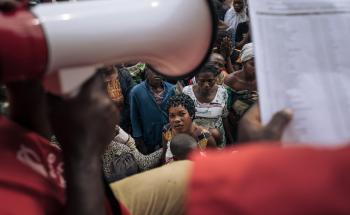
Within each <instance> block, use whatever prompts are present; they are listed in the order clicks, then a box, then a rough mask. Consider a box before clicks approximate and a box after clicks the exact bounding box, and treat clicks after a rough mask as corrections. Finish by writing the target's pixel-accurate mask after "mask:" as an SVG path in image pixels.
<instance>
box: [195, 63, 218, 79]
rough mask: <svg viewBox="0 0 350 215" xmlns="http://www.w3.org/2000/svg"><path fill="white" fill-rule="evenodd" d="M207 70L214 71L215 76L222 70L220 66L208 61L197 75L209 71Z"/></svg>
mask: <svg viewBox="0 0 350 215" xmlns="http://www.w3.org/2000/svg"><path fill="white" fill-rule="evenodd" d="M207 72H210V73H212V74H213V75H214V76H218V75H219V74H220V71H219V69H218V67H217V66H216V65H215V64H214V63H212V62H209V63H206V64H205V65H204V66H203V67H202V68H201V69H200V70H199V72H198V73H197V75H196V76H198V75H199V74H201V73H207Z"/></svg>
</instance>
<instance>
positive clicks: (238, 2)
mask: <svg viewBox="0 0 350 215" xmlns="http://www.w3.org/2000/svg"><path fill="white" fill-rule="evenodd" d="M233 4H243V0H234V1H233Z"/></svg>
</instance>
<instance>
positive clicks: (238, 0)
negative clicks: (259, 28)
mask: <svg viewBox="0 0 350 215" xmlns="http://www.w3.org/2000/svg"><path fill="white" fill-rule="evenodd" d="M243 7H244V3H243V0H234V1H233V8H234V9H235V11H236V12H237V13H239V12H241V11H242V10H243Z"/></svg>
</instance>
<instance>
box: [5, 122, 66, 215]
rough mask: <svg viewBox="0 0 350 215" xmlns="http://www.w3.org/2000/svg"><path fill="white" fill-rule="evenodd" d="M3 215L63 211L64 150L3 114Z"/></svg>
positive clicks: (37, 214)
mask: <svg viewBox="0 0 350 215" xmlns="http://www.w3.org/2000/svg"><path fill="white" fill-rule="evenodd" d="M0 169H1V171H0V214H26V215H31V214H33V215H34V214H35V215H40V214H62V211H61V208H62V205H63V204H64V200H65V199H64V187H65V181H64V178H63V176H62V174H63V163H62V159H61V153H60V150H59V149H58V148H56V147H54V146H52V145H50V144H49V143H48V141H47V140H46V139H45V138H43V137H40V136H38V135H37V134H35V133H33V132H30V131H27V130H25V129H23V128H21V127H20V126H18V125H17V124H15V123H13V122H11V121H9V120H7V119H6V118H4V117H0Z"/></svg>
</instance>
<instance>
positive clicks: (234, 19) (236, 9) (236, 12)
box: [224, 0, 249, 41]
mask: <svg viewBox="0 0 350 215" xmlns="http://www.w3.org/2000/svg"><path fill="white" fill-rule="evenodd" d="M248 20H249V17H248V14H247V5H246V3H245V0H234V1H233V3H232V7H231V8H230V9H229V10H228V11H227V12H226V14H225V19H224V22H225V23H226V24H227V25H228V26H229V28H228V30H229V31H230V32H231V33H232V38H231V39H232V41H235V37H236V36H235V35H236V30H237V26H238V24H239V23H242V22H247V21H248Z"/></svg>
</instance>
